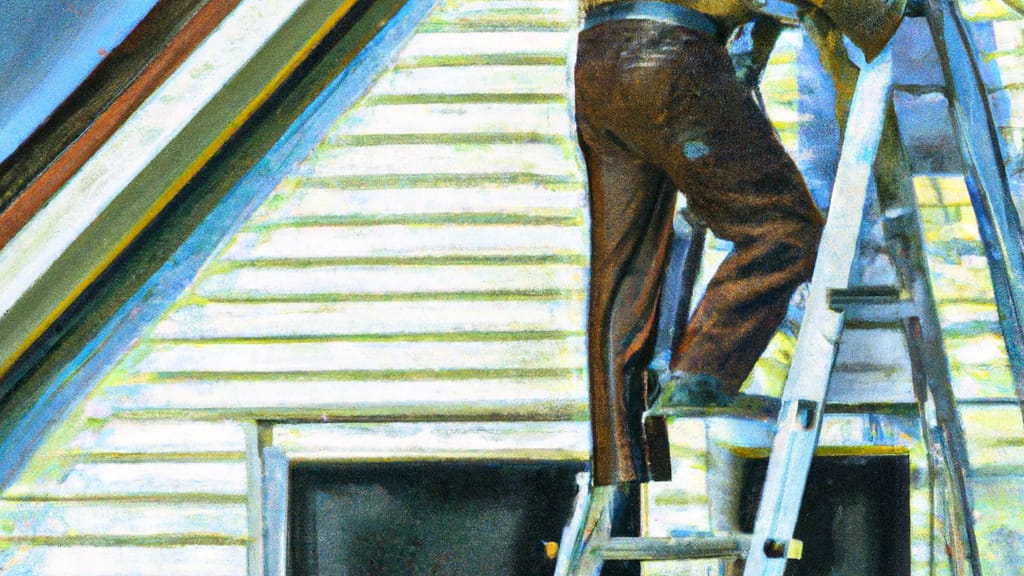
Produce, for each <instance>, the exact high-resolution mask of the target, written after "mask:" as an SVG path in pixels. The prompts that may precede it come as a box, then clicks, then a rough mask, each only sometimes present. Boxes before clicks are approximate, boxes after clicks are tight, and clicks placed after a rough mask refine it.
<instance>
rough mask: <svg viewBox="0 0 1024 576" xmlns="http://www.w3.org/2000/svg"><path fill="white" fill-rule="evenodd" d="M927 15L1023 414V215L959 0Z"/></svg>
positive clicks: (935, 5) (942, 0) (937, 2)
mask: <svg viewBox="0 0 1024 576" xmlns="http://www.w3.org/2000/svg"><path fill="white" fill-rule="evenodd" d="M927 17H928V24H929V27H930V28H931V32H932V39H933V41H934V43H935V48H936V51H937V52H938V54H939V62H940V64H941V66H942V72H943V75H944V77H945V84H946V98H947V100H948V101H949V112H950V119H951V121H952V124H953V131H954V133H955V134H956V136H957V143H958V145H959V147H960V155H961V157H962V158H963V163H964V172H965V176H966V180H967V190H968V193H969V194H970V197H971V204H972V205H973V206H974V212H975V214H976V216H977V219H978V228H979V232H980V233H981V239H982V243H983V244H984V246H985V253H986V255H987V257H988V262H989V271H990V274H991V276H992V286H993V291H994V292H995V297H996V304H997V306H998V308H999V319H1000V327H1001V328H1002V332H1003V339H1004V341H1005V342H1006V351H1007V355H1008V356H1009V360H1010V370H1011V373H1012V374H1013V382H1014V388H1015V390H1016V393H1017V399H1018V402H1019V403H1020V406H1021V417H1022V419H1024V241H1022V236H1021V225H1020V217H1019V215H1018V213H1017V208H1016V205H1015V204H1014V201H1013V197H1012V196H1011V194H1010V189H1009V184H1008V181H1007V176H1006V168H1005V163H1004V160H1003V154H1002V150H1001V148H1000V138H999V133H998V131H997V129H996V126H995V121H994V120H993V117H992V109H991V106H990V104H989V100H988V95H987V90H986V88H985V84H984V81H983V80H982V75H981V69H980V65H979V63H978V57H977V49H976V48H975V45H974V41H973V38H972V36H971V34H970V32H969V31H968V30H967V28H966V25H965V23H964V20H963V17H962V16H961V15H960V11H959V8H958V7H957V6H955V5H954V0H932V3H931V7H930V10H928V15H927Z"/></svg>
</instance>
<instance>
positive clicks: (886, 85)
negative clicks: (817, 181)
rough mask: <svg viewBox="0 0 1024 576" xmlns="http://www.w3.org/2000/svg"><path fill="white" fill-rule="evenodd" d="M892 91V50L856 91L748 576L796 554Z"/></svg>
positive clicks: (776, 569) (772, 569) (777, 568)
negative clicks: (831, 298) (841, 304)
mask: <svg viewBox="0 0 1024 576" xmlns="http://www.w3.org/2000/svg"><path fill="white" fill-rule="evenodd" d="M892 84H893V81H892V56H891V52H890V50H889V49H888V48H887V49H885V50H884V51H883V52H882V53H881V54H880V55H879V56H878V57H877V58H875V59H874V60H873V61H872V62H871V63H870V64H868V65H867V66H866V67H865V69H864V70H863V71H862V72H861V74H860V76H859V78H858V80H857V86H856V88H855V90H854V97H853V102H852V105H851V112H850V115H851V117H854V118H857V119H858V123H857V125H856V126H851V127H850V129H849V130H848V132H847V133H846V135H845V138H844V141H843V146H842V151H841V154H840V160H839V167H838V170H837V173H836V182H835V186H834V188H833V198H832V203H831V208H830V210H829V218H828V221H827V222H826V224H825V229H824V232H823V234H822V241H821V244H820V248H819V252H818V260H817V263H816V264H815V270H814V274H813V278H812V281H811V288H810V293H809V295H808V299H807V307H806V311H805V313H804V323H803V325H802V326H801V328H800V333H799V335H798V337H797V344H796V350H795V352H794V354H793V363H792V365H791V366H790V370H789V375H788V377H787V380H786V387H785V389H784V391H783V398H782V401H783V402H782V410H781V411H780V413H779V419H778V423H777V424H776V433H775V437H774V439H773V441H772V451H771V456H770V457H769V463H768V473H767V477H766V479H765V487H764V491H763V492H762V495H761V503H760V506H759V509H758V514H757V521H756V523H755V526H754V534H753V537H752V539H751V547H750V554H749V556H748V558H747V563H746V568H745V571H744V574H745V575H746V576H755V575H776V576H781V575H782V574H783V572H784V570H785V566H786V558H785V553H784V552H782V553H781V554H780V551H779V546H780V545H781V546H782V547H786V546H788V543H789V541H790V540H791V539H792V536H793V530H794V529H795V527H796V521H797V516H798V515H799V509H800V501H801V500H802V498H803V492H804V488H805V485H806V481H807V473H808V471H809V470H810V465H811V460H812V458H813V456H814V451H815V448H816V446H817V441H818V436H819V434H820V432H821V420H822V418H821V414H822V410H823V407H824V402H825V397H826V395H827V392H828V382H829V379H830V377H831V373H832V367H833V364H834V361H835V352H836V346H837V344H838V339H839V336H840V333H841V331H842V323H843V315H842V314H841V313H837V312H835V311H833V310H831V309H830V308H829V304H828V290H829V289H830V288H845V287H847V286H848V284H849V280H850V273H851V269H852V265H853V261H854V256H855V254H856V247H857V239H858V233H859V230H860V221H861V217H862V215H863V211H864V205H865V200H866V199H867V192H868V188H869V186H870V184H871V179H872V172H873V170H872V168H873V162H874V159H875V156H876V152H877V150H878V145H879V141H880V139H881V132H882V124H883V120H884V114H885V112H884V111H885V107H884V106H879V103H880V102H885V101H887V100H888V99H889V98H890V97H891V94H892ZM769 554H771V555H772V556H773V557H771V558H769V556H768V555H769ZM779 556H781V557H779Z"/></svg>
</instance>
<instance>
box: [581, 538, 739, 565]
mask: <svg viewBox="0 0 1024 576" xmlns="http://www.w3.org/2000/svg"><path fill="white" fill-rule="evenodd" d="M749 550H750V535H748V534H734V535H730V536H691V537H686V538H626V537H616V538H611V539H609V540H608V541H607V542H604V543H602V544H595V546H594V553H595V554H598V555H600V556H601V557H602V558H603V559H604V560H700V559H705V558H746V556H747V552H748V551H749Z"/></svg>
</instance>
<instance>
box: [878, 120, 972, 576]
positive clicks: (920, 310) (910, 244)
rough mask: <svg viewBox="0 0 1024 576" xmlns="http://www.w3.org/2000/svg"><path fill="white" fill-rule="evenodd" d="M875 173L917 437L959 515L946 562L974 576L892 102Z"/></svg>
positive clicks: (937, 335)
mask: <svg viewBox="0 0 1024 576" xmlns="http://www.w3.org/2000/svg"><path fill="white" fill-rule="evenodd" d="M875 172H876V174H877V176H876V182H877V196H878V201H879V207H880V211H881V213H882V231H883V234H884V236H885V244H886V246H888V247H889V256H890V258H891V259H892V262H893V265H894V267H895V269H896V273H897V275H898V277H899V279H900V284H901V286H903V288H904V290H905V291H906V292H907V294H908V296H909V300H910V302H909V303H910V305H911V308H912V313H911V314H912V315H911V316H903V318H902V323H903V329H904V336H905V339H906V343H907V351H908V353H909V356H910V362H911V377H912V378H913V384H914V396H915V398H916V399H917V404H918V411H919V414H920V419H921V428H922V439H923V440H924V441H925V442H926V445H927V446H929V454H930V462H929V464H930V466H931V468H932V470H933V471H936V472H940V473H942V474H943V475H944V476H945V478H946V480H947V484H948V487H949V492H950V493H951V494H950V495H949V496H950V504H951V506H950V508H951V509H950V511H949V512H950V513H951V514H952V515H953V516H954V517H955V519H956V521H955V522H951V523H946V530H947V539H948V540H949V541H950V544H951V547H952V549H953V551H954V552H953V554H951V558H950V562H951V564H952V565H953V566H954V570H955V571H956V572H957V574H965V573H967V572H966V570H965V568H964V567H963V566H962V564H963V561H964V559H966V561H967V564H968V565H969V566H970V568H971V573H973V574H975V575H976V576H977V575H980V574H981V573H982V568H981V562H980V552H979V549H978V541H977V537H976V534H975V530H974V517H973V514H972V511H973V510H974V499H973V495H972V492H971V487H970V484H969V478H968V475H969V470H970V462H969V459H968V454H967V441H966V436H965V434H964V431H963V424H962V423H961V421H960V418H959V410H958V408H957V400H956V396H955V394H954V393H953V384H952V376H951V372H950V364H949V357H948V356H947V354H946V350H945V345H944V342H943V338H942V324H941V322H940V320H939V315H938V308H937V306H936V301H935V295H934V293H933V291H932V287H931V282H930V281H929V279H930V273H929V270H928V262H927V260H926V259H925V257H924V245H923V241H922V239H923V237H924V233H923V226H922V223H921V216H920V212H919V210H918V208H917V198H916V197H915V194H914V190H913V184H912V180H911V173H912V171H911V167H910V159H909V155H908V153H907V151H906V148H905V146H904V144H903V140H902V138H901V137H900V133H899V125H898V124H897V122H896V110H895V105H894V104H893V103H892V102H891V101H890V102H889V103H888V104H887V106H886V125H885V128H884V130H883V133H882V142H881V144H880V147H879V157H878V161H877V162H876V170H875ZM937 455H941V462H942V463H944V465H942V466H940V465H938V463H937V462H935V460H936V459H937V458H936V456H937ZM932 553H933V554H934V550H932Z"/></svg>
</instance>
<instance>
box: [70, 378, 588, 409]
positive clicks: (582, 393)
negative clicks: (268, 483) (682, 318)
mask: <svg viewBox="0 0 1024 576" xmlns="http://www.w3.org/2000/svg"><path fill="white" fill-rule="evenodd" d="M586 403H587V394H586V389H585V386H584V383H583V379H582V376H581V375H579V374H571V373H570V374H566V375H564V376H559V377H557V378H555V377H550V376H549V377H542V376H523V377H519V378H510V377H504V378H499V377H491V378H488V377H486V376H484V377H476V378H463V379H457V380H438V379H423V378H407V379H396V380H382V379H379V378H377V379H372V378H368V379H365V380H341V379H336V378H329V379H322V378H313V377H311V376H309V375H304V376H302V377H299V378H294V379H290V380H280V379H276V380H269V379H267V380H258V379H254V378H251V379H246V380H217V379H215V378H209V379H203V380H189V381H184V382H179V381H173V380H172V381H165V380H161V379H159V378H154V379H153V381H152V382H147V383H138V384H126V385H121V386H111V387H107V388H105V389H104V390H103V393H102V394H99V395H97V396H96V397H94V398H92V399H91V400H90V401H89V403H88V404H86V407H85V411H86V413H87V414H88V415H89V416H91V417H93V418H106V417H109V416H110V415H112V414H116V415H120V416H124V417H150V416H149V415H165V414H180V415H182V416H183V417H189V418H193V419H200V418H216V419H220V418H227V417H235V418H246V417H251V418H255V417H263V418H278V419H282V420H285V419H290V418H308V419H320V418H323V417H327V418H332V419H344V418H374V419H380V420H388V419H396V420H399V419H400V420H410V419H417V418H421V419H423V420H437V419H442V418H444V417H452V418H460V419H487V418H498V417H500V418H502V419H509V420H519V419H522V420H545V419H552V418H566V419H580V418H583V417H585V413H586Z"/></svg>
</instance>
